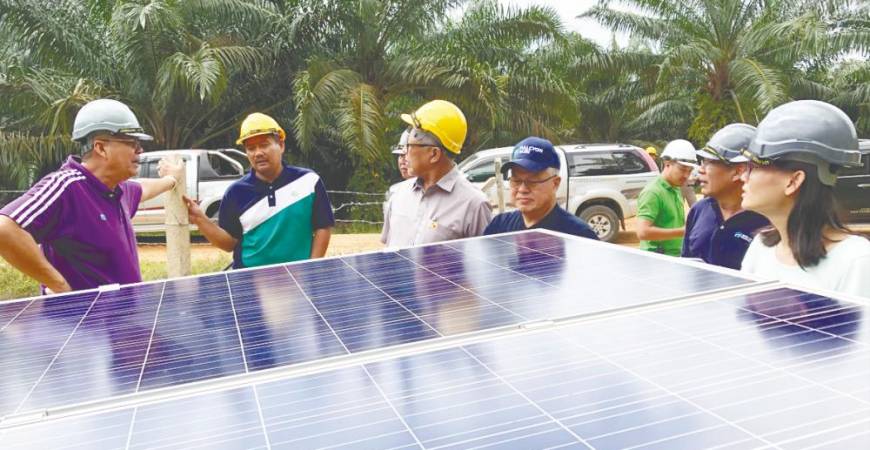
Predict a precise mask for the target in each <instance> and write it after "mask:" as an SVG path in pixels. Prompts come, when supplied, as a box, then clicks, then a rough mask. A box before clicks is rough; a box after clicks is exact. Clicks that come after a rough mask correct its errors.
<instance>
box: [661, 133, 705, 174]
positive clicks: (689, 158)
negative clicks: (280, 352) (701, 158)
mask: <svg viewBox="0 0 870 450" xmlns="http://www.w3.org/2000/svg"><path fill="white" fill-rule="evenodd" d="M696 152H697V150H695V146H694V145H692V143H691V142H689V141H687V140H685V139H676V140H673V141H671V142H668V145H666V146H665V150H664V151H663V152H662V160H663V161H669V160H670V161H676V162H677V163H679V164H682V165H684V166H688V167H692V168H695V167H698V159H697V156H696V155H697V154H696Z"/></svg>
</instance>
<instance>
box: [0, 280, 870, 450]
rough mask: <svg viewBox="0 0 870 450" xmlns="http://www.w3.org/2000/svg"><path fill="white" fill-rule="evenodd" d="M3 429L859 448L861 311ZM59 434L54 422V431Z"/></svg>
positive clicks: (731, 304) (677, 307) (687, 305)
mask: <svg viewBox="0 0 870 450" xmlns="http://www.w3.org/2000/svg"><path fill="white" fill-rule="evenodd" d="M744 291H745V293H742V294H719V295H717V296H711V297H707V298H706V299H701V300H698V301H693V300H687V301H677V302H671V303H667V304H662V305H658V306H657V307H655V308H637V309H634V310H626V311H624V312H622V313H620V314H615V315H610V314H605V315H591V316H589V315H588V316H579V317H575V318H572V319H570V320H567V321H565V322H562V323H560V324H558V326H552V327H546V328H541V329H535V330H525V331H524V332H521V333H514V334H512V335H509V336H493V337H491V338H484V339H482V340H481V339H476V340H475V341H474V342H471V341H470V342H457V343H456V344H455V345H451V346H449V347H448V348H444V349H437V350H432V351H425V350H423V351H420V352H417V353H414V354H411V355H407V356H394V357H393V356H389V355H384V356H378V357H375V358H373V359H372V360H371V361H362V362H358V363H357V362H354V360H352V359H351V358H354V357H353V356H347V357H345V359H346V360H347V361H348V364H346V365H345V366H344V367H339V368H327V367H326V366H324V367H325V368H324V369H323V370H319V371H318V370H314V371H309V372H300V373H297V374H289V375H288V376H286V377H283V378H281V379H278V380H273V381H265V382H256V381H252V382H250V383H242V384H239V385H237V386H233V387H228V388H225V389H218V390H214V391H210V392H202V393H198V394H193V395H189V396H181V397H178V398H168V399H155V398H150V399H146V400H144V401H143V402H140V403H138V404H133V405H127V406H122V407H118V408H114V409H106V410H104V411H99V412H96V413H90V414H84V415H72V416H70V417H67V418H61V419H58V420H54V421H44V422H41V423H36V424H31V425H20V426H14V427H7V428H5V429H4V432H3V435H0V439H2V440H0V444H2V445H3V447H4V448H67V447H70V448H76V447H77V446H79V447H82V448H93V447H97V446H99V447H101V448H110V447H112V448H115V447H117V448H121V447H126V448H155V447H159V448H196V447H203V448H294V449H296V448H331V447H344V448H469V447H485V448H595V449H615V448H620V449H623V448H661V449H679V448H783V449H803V448H832V449H835V448H836V449H842V448H864V447H866V444H867V442H868V439H870V383H867V379H868V378H870V346H868V344H870V335H868V331H870V326H868V324H867V322H866V321H865V320H863V318H864V314H865V312H866V308H865V307H863V306H861V305H858V304H854V303H849V302H841V301H837V300H835V299H833V298H830V297H826V296H822V295H817V294H812V293H807V292H803V291H799V290H795V289H791V288H783V287H777V286H773V287H765V286H760V287H755V288H752V289H748V290H744ZM49 419H50V417H49Z"/></svg>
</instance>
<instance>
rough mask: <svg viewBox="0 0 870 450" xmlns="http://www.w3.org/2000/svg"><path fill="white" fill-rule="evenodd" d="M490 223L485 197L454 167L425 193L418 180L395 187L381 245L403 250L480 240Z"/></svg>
mask: <svg viewBox="0 0 870 450" xmlns="http://www.w3.org/2000/svg"><path fill="white" fill-rule="evenodd" d="M490 220H492V209H491V208H490V206H489V201H487V199H486V196H485V195H484V194H483V192H481V191H480V189H477V188H476V187H474V185H472V184H471V183H469V182H468V180H466V179H465V177H463V176H462V174H460V173H459V171H458V170H457V169H456V167H454V168H453V169H452V170H451V171H450V172H448V173H447V174H446V175H444V176H443V177H441V179H440V180H438V182H437V183H435V184H434V185H433V186H431V187H430V188H429V189H428V190H426V191H424V190H423V180H421V179H419V178H417V179H410V180H408V182H405V183H402V184H400V185H399V187H398V189H397V190H396V192H395V193H394V194H393V195H392V196H391V197H390V200H389V202H388V204H387V206H386V208H385V211H384V229H383V231H382V232H381V242H383V243H384V244H386V245H387V247H407V246H409V245H420V244H429V243H433V242H441V241H449V240H452V239H461V238H467V237H472V236H481V235H483V230H484V229H485V228H486V226H487V225H488V224H489V222H490Z"/></svg>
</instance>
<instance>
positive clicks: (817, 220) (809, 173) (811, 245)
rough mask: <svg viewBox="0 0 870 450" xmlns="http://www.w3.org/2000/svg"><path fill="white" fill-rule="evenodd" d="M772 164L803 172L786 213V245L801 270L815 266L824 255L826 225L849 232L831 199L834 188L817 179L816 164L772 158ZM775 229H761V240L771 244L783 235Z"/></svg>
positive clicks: (770, 245) (769, 245)
mask: <svg viewBox="0 0 870 450" xmlns="http://www.w3.org/2000/svg"><path fill="white" fill-rule="evenodd" d="M773 165H774V167H775V168H777V169H780V170H784V171H789V172H794V171H798V170H800V171H803V172H804V174H806V176H805V177H804V182H803V183H802V184H801V187H800V190H799V191H798V193H797V199H796V200H795V204H794V208H792V210H791V213H789V215H788V225H787V229H786V232H787V233H788V244H789V249H790V250H791V253H792V255H793V256H794V259H795V261H797V263H798V265H800V267H801V268H802V269H806V268H807V267H813V266H815V265H817V264H818V263H819V262H820V261H821V260H822V258H824V257H825V255H827V253H828V252H827V250H825V243H827V241H828V240H827V239H826V238H825V235H824V232H825V229H826V228H831V229H832V230H838V231H842V232H845V233H850V232H851V231H850V230H849V229H848V228H846V226H845V225H843V221H842V219H841V218H840V209H839V207H838V205H837V200H836V199H835V198H834V189H833V187H831V186H825V185H824V184H822V183H821V181H819V175H818V169H816V166H814V165H812V164H808V163H804V162H799V161H775V162H774V164H773ZM779 233H780V232H779V231H778V230H777V229H775V228H772V227H771V228H768V229H766V230H763V231H762V232H761V233H760V234H761V242H762V243H763V244H764V245H766V246H768V247H773V246H774V245H776V244H778V243H779V242H780V241H781V240H782V237H781V236H780V234H779Z"/></svg>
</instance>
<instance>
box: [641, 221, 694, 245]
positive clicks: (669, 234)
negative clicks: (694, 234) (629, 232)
mask: <svg viewBox="0 0 870 450" xmlns="http://www.w3.org/2000/svg"><path fill="white" fill-rule="evenodd" d="M685 234H686V228H685V227H680V228H660V227H655V226H653V225H652V224H650V223H648V222H647V223H643V222H642V220H638V222H637V238H638V239H640V240H642V241H664V240H668V239H677V238H681V237H683V236H684V235H685Z"/></svg>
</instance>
